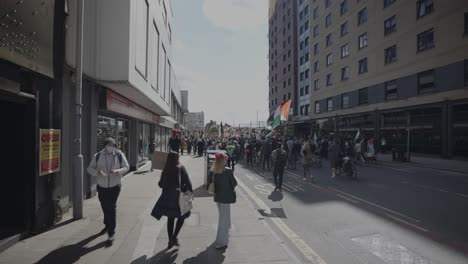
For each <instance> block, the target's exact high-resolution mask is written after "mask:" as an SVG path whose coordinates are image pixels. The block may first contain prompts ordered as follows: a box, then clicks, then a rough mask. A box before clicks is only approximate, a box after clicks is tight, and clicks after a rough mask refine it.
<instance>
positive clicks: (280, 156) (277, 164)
mask: <svg viewBox="0 0 468 264" xmlns="http://www.w3.org/2000/svg"><path fill="white" fill-rule="evenodd" d="M276 146H277V148H276V149H275V150H274V151H273V153H272V154H271V157H272V159H273V178H274V179H275V191H280V192H282V191H283V189H282V185H283V174H284V167H286V164H287V162H288V155H287V154H286V151H285V150H284V149H283V148H282V147H281V143H278V144H277V145H276ZM278 178H279V179H278Z"/></svg>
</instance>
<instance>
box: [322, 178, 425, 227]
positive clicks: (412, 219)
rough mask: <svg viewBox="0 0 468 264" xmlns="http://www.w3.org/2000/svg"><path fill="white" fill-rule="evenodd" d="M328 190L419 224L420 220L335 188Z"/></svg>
mask: <svg viewBox="0 0 468 264" xmlns="http://www.w3.org/2000/svg"><path fill="white" fill-rule="evenodd" d="M328 188H329V189H331V190H333V191H335V192H338V193H341V194H344V195H347V196H349V197H351V198H354V199H356V200H358V201H361V202H364V203H367V204H370V205H373V206H375V207H377V208H380V209H382V210H384V211H387V212H390V213H392V214H396V215H398V216H401V217H403V218H406V219H408V220H411V221H413V222H417V223H419V222H421V220H418V219H415V218H412V217H409V216H406V215H404V214H402V213H399V212H396V211H393V210H391V209H388V208H385V207H383V206H381V205H378V204H375V203H372V202H369V201H366V200H364V199H361V198H359V197H356V196H354V195H351V194H348V193H345V192H343V191H340V190H337V189H335V188H332V187H328Z"/></svg>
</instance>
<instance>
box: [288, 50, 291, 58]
mask: <svg viewBox="0 0 468 264" xmlns="http://www.w3.org/2000/svg"><path fill="white" fill-rule="evenodd" d="M290 57H291V50H288V58H290Z"/></svg>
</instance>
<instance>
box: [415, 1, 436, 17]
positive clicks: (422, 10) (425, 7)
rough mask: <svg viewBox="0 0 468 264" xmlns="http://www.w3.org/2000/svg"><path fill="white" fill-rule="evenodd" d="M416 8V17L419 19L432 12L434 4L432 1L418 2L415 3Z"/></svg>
mask: <svg viewBox="0 0 468 264" xmlns="http://www.w3.org/2000/svg"><path fill="white" fill-rule="evenodd" d="M416 8H417V9H416V12H418V13H417V14H416V16H417V17H418V18H421V17H424V16H426V15H429V14H430V13H432V12H433V11H434V2H433V0H419V1H418V2H416Z"/></svg>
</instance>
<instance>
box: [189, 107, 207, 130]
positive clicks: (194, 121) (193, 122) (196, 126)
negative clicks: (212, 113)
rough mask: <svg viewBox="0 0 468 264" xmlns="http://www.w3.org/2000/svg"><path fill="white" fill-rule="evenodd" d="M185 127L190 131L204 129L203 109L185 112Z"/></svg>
mask: <svg viewBox="0 0 468 264" xmlns="http://www.w3.org/2000/svg"><path fill="white" fill-rule="evenodd" d="M185 129H186V130H187V131H189V132H199V131H204V130H205V113H203V111H201V112H190V113H185Z"/></svg>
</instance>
